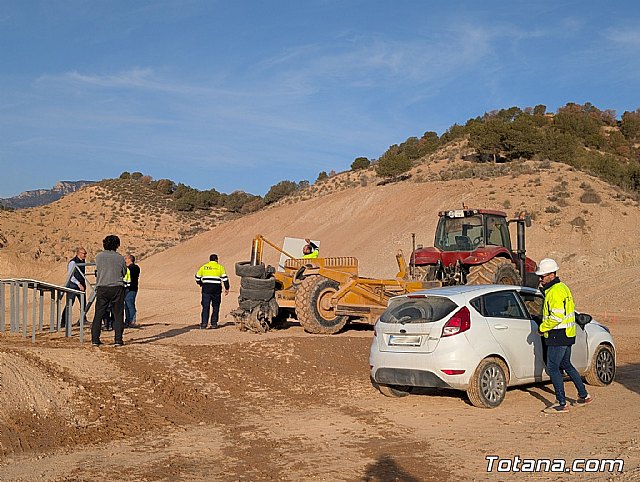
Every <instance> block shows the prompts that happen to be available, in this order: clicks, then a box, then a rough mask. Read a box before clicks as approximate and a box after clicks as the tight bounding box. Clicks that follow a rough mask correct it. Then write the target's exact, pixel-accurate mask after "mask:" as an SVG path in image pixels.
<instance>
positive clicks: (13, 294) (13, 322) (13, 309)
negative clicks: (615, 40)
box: [9, 281, 16, 332]
mask: <svg viewBox="0 0 640 482" xmlns="http://www.w3.org/2000/svg"><path fill="white" fill-rule="evenodd" d="M9 303H10V304H11V307H10V310H9V311H10V312H11V332H14V331H16V284H15V282H14V281H12V282H11V296H10V298H9Z"/></svg>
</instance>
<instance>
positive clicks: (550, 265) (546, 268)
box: [536, 258, 560, 276]
mask: <svg viewBox="0 0 640 482" xmlns="http://www.w3.org/2000/svg"><path fill="white" fill-rule="evenodd" d="M559 269H560V267H559V266H558V263H556V262H555V261H554V260H552V259H551V258H544V259H543V260H541V261H540V264H539V265H538V269H537V270H536V274H537V275H538V276H543V275H545V274H549V273H555V272H556V271H558V270H559Z"/></svg>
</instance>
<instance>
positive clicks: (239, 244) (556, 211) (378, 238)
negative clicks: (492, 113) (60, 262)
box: [142, 163, 640, 312]
mask: <svg viewBox="0 0 640 482" xmlns="http://www.w3.org/2000/svg"><path fill="white" fill-rule="evenodd" d="M462 203H465V204H467V205H468V206H477V207H485V208H498V209H503V210H505V211H506V212H508V213H509V214H510V215H512V214H515V213H516V212H519V211H521V210H527V211H528V212H530V213H531V214H532V216H533V218H534V222H533V226H532V227H531V228H530V229H528V231H527V254H528V255H529V256H531V257H533V258H534V259H536V260H540V259H541V258H543V257H546V256H551V257H554V258H555V259H556V260H557V261H558V262H559V263H560V265H561V273H560V274H561V275H562V277H563V279H565V280H566V281H568V282H570V283H571V284H572V286H574V287H575V290H577V296H578V297H579V303H580V304H581V305H583V306H584V305H587V307H588V308H589V309H598V310H601V309H609V310H615V309H623V310H637V309H638V307H637V305H636V304H635V301H634V300H635V299H636V298H637V295H638V294H640V282H639V281H638V277H637V270H638V264H639V263H640V261H639V259H640V239H639V238H638V226H640V222H639V221H640V219H639V217H640V210H639V209H638V203H637V202H636V201H634V200H631V199H627V198H625V196H624V195H623V194H621V193H620V192H619V191H617V190H616V189H615V188H613V187H611V186H610V185H608V184H606V183H603V182H601V181H599V180H597V179H595V178H593V177H591V176H588V175H587V174H584V173H582V172H578V171H575V170H573V169H572V168H570V167H568V166H566V165H563V164H555V163H551V164H550V163H544V164H542V165H538V167H537V168H536V167H535V165H532V166H530V168H528V169H524V170H522V173H521V174H515V173H511V174H509V175H503V176H498V177H493V178H484V177H482V176H480V177H479V178H472V179H454V180H450V181H434V182H403V183H396V184H390V185H385V186H377V185H373V184H368V185H366V186H360V187H354V188H351V189H345V190H342V191H339V192H335V193H333V194H328V195H325V196H321V197H317V198H314V199H310V200H306V201H301V202H298V203H296V204H282V205H280V206H278V207H276V208H273V209H268V210H266V211H262V212H259V213H255V214H253V215H250V216H246V217H243V218H241V219H238V220H235V221H232V222H229V223H226V224H223V225H221V226H218V227H216V228H214V229H212V230H210V231H208V232H206V233H202V234H199V235H197V236H195V237H194V238H192V239H190V240H188V241H186V242H184V243H181V244H180V245H178V246H175V247H173V248H170V249H168V250H166V251H164V252H162V253H158V254H156V255H154V256H152V257H150V258H148V259H146V260H144V261H143V262H142V267H143V272H144V281H145V286H146V287H148V288H151V287H154V288H157V289H161V290H164V289H170V288H171V287H176V288H178V287H179V288H180V289H183V288H187V289H189V287H192V289H193V291H194V293H195V292H197V286H196V285H195V284H194V283H193V273H194V272H195V271H196V269H197V267H198V266H199V265H200V264H202V263H203V262H205V261H206V260H207V259H208V255H209V253H211V252H216V253H218V254H219V255H220V259H221V262H222V263H223V264H225V265H226V267H227V271H228V272H229V273H230V274H233V271H234V263H235V262H236V261H239V260H247V259H248V258H249V255H250V249H251V240H252V238H253V237H254V236H255V235H256V234H257V233H260V234H262V235H264V236H265V237H266V238H267V239H269V240H272V241H273V242H275V243H277V244H280V243H281V242H282V239H283V237H284V236H291V237H301V238H303V237H312V238H314V239H319V240H321V243H322V246H321V253H322V254H323V255H325V256H332V255H335V256H341V255H355V256H357V257H358V258H359V261H360V272H361V275H363V276H372V277H392V276H394V274H395V273H396V271H397V268H396V264H395V257H394V254H395V253H396V251H397V250H398V249H402V250H403V251H404V252H405V253H406V254H408V253H409V252H410V249H411V233H416V239H417V242H418V243H423V244H424V245H425V246H427V245H432V243H433V237H434V230H435V225H436V222H437V212H438V211H439V210H442V209H451V208H459V207H461V206H462ZM514 239H515V236H514ZM266 249H267V262H270V263H272V264H275V263H276V260H277V255H276V253H275V251H274V250H272V249H270V248H266ZM231 281H232V284H233V285H234V288H235V290H234V291H236V292H237V289H238V280H237V279H236V278H235V277H234V276H232V277H231ZM194 296H195V297H196V298H194V299H193V300H192V302H193V303H192V305H191V306H192V308H193V306H195V305H197V295H194ZM226 304H227V309H232V308H233V306H229V305H234V303H232V302H228V303H226ZM159 311H160V312H161V311H162V309H161V308H159Z"/></svg>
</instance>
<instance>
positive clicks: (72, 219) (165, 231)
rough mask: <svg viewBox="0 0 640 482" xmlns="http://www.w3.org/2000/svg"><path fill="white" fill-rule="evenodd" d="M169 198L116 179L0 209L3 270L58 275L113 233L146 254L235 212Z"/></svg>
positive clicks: (2, 273)
mask: <svg viewBox="0 0 640 482" xmlns="http://www.w3.org/2000/svg"><path fill="white" fill-rule="evenodd" d="M170 201H171V198H170V197H169V196H164V195H161V194H159V193H158V192H156V191H154V190H153V189H150V188H148V187H147V186H145V185H143V184H141V183H139V182H135V181H126V180H119V179H118V180H115V179H113V180H105V181H101V182H100V183H98V184H95V185H91V186H87V187H85V188H83V189H81V190H79V191H77V192H74V193H72V194H69V195H67V196H65V197H63V198H62V199H60V200H58V201H56V202H53V203H51V204H48V205H45V206H40V207H35V208H30V209H23V210H17V211H0V276H1V277H10V276H24V277H27V276H29V277H31V276H34V277H39V278H43V277H44V278H47V277H52V278H54V279H55V278H56V277H57V278H59V277H60V276H61V274H60V273H64V265H65V263H66V260H67V259H68V258H69V257H71V256H72V255H73V251H74V248H75V247H76V246H84V247H85V248H86V249H87V251H88V259H90V260H91V259H94V257H95V255H96V253H98V252H99V251H100V250H102V239H103V238H104V236H105V235H106V234H110V233H117V234H119V235H120V236H121V238H122V243H123V246H122V249H123V251H127V252H131V253H134V254H136V255H137V256H138V258H140V259H142V258H144V257H145V256H150V255H151V254H153V253H157V252H159V251H163V250H165V249H167V248H168V247H170V246H174V245H176V244H178V243H180V242H181V241H184V240H185V239H188V238H190V237H192V236H194V235H195V234H197V233H199V232H202V231H205V230H207V229H209V228H211V227H213V226H215V225H216V224H218V223H220V222H222V220H224V219H227V218H229V217H230V216H231V215H230V214H229V213H227V212H224V211H222V210H211V211H207V212H193V213H190V212H178V211H175V210H174V209H172V208H171V207H170Z"/></svg>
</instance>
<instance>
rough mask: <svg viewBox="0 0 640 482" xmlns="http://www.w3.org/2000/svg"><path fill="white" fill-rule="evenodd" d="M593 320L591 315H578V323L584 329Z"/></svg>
mask: <svg viewBox="0 0 640 482" xmlns="http://www.w3.org/2000/svg"><path fill="white" fill-rule="evenodd" d="M591 320H593V317H592V316H591V315H587V314H586V313H578V314H577V315H576V323H577V324H578V325H580V326H581V327H583V328H584V325H586V324H587V323H589V322H590V321H591Z"/></svg>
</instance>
